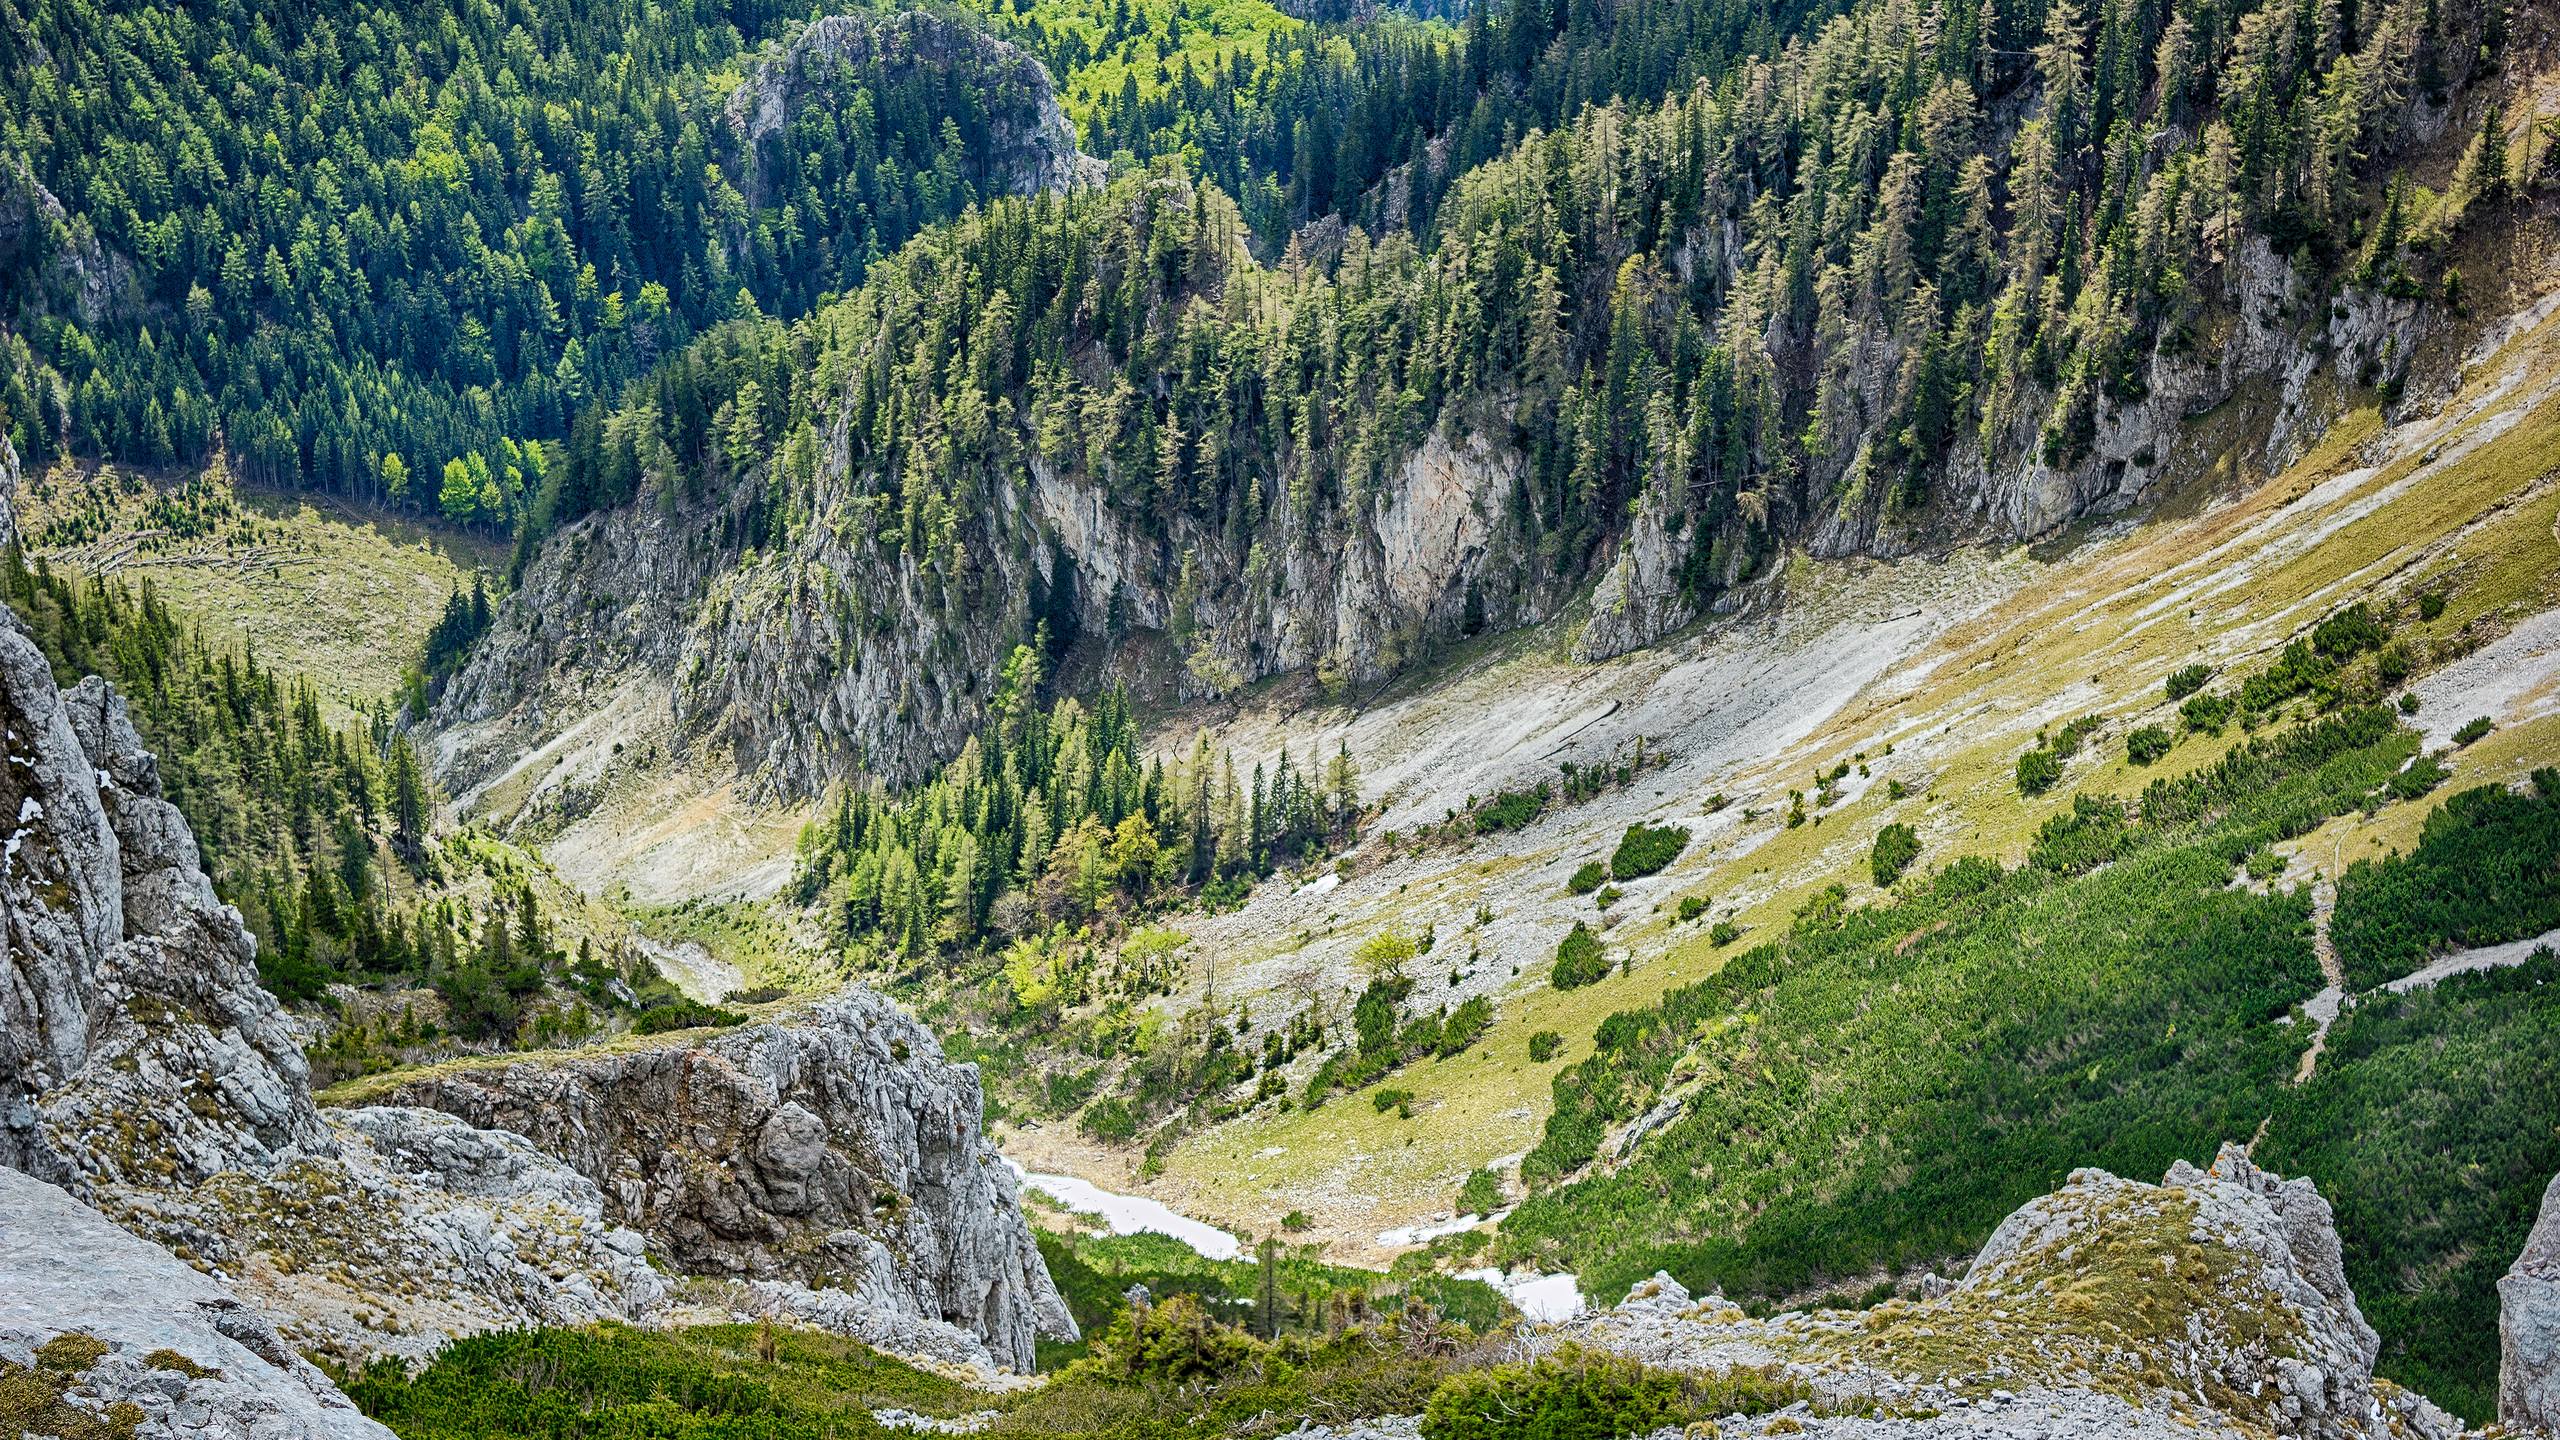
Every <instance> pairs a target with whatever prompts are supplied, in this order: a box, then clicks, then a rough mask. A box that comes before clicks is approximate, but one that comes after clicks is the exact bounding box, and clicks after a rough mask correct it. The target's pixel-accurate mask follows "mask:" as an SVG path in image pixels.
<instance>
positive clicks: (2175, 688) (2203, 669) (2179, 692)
mask: <svg viewBox="0 0 2560 1440" xmlns="http://www.w3.org/2000/svg"><path fill="white" fill-rule="evenodd" d="M2212 678H2213V667H2212V666H2210V665H2202V664H2198V665H2189V666H2185V667H2184V668H2182V669H2179V670H2177V671H2175V672H2174V673H2172V674H2171V675H2170V676H2169V682H2168V690H2169V698H2170V699H2172V700H2184V699H2186V698H2187V697H2188V696H2190V695H2193V694H2194V693H2196V692H2197V691H2199V690H2201V689H2203V688H2204V682H2206V681H2207V680H2210V679H2212Z"/></svg>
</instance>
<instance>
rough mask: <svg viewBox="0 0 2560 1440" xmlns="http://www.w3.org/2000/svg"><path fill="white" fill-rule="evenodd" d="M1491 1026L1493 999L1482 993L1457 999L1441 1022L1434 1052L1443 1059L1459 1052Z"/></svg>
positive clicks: (1479, 1037)
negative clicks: (1452, 1008) (1456, 1004)
mask: <svg viewBox="0 0 2560 1440" xmlns="http://www.w3.org/2000/svg"><path fill="white" fill-rule="evenodd" d="M1491 1028H1493V1001H1491V1000H1490V999H1488V998H1486V997H1485V996H1482V995H1472V996H1469V997H1468V998H1466V999H1464V1000H1461V1001H1459V1002H1458V1006H1457V1008H1456V1009H1454V1010H1451V1011H1450V1012H1449V1018H1448V1019H1447V1020H1445V1021H1443V1022H1441V1025H1440V1044H1439V1045H1438V1047H1436V1051H1435V1053H1437V1054H1438V1055H1439V1056H1440V1058H1442V1059H1444V1060H1445V1059H1447V1058H1448V1057H1450V1056H1452V1055H1457V1054H1461V1053H1463V1052H1464V1051H1465V1050H1466V1049H1467V1048H1468V1047H1469V1046H1471V1045H1473V1044H1475V1043H1476V1042H1477V1041H1478V1040H1481V1039H1483V1038H1484V1032H1485V1031H1487V1030H1489V1029H1491Z"/></svg>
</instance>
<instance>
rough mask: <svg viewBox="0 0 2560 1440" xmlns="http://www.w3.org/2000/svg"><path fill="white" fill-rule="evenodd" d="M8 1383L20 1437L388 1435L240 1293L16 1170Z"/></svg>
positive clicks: (5, 1239)
mask: <svg viewBox="0 0 2560 1440" xmlns="http://www.w3.org/2000/svg"><path fill="white" fill-rule="evenodd" d="M0 1384H5V1385H7V1386H8V1387H9V1398H8V1400H7V1401H6V1402H5V1408H0V1415H5V1418H6V1420H7V1421H8V1423H9V1425H10V1428H11V1430H12V1431H13V1433H14V1432H16V1431H18V1430H20V1429H21V1428H23V1430H24V1432H25V1433H27V1434H30V1435H84V1434H94V1435H110V1434H123V1435H128V1436H132V1437H134V1440H164V1437H165V1440H174V1437H178V1436H226V1437H227V1436H240V1437H247V1436H257V1437H261V1440H323V1437H336V1440H391V1432H390V1431H388V1430H386V1429H384V1428H382V1427H381V1426H380V1425H377V1424H375V1423H373V1422H372V1421H370V1420H367V1419H366V1418H364V1416H362V1415H361V1414H358V1413H357V1411H356V1408H355V1406H354V1405H353V1404H351V1403H349V1401H348V1400H347V1397H346V1396H345V1395H343V1394H341V1393H339V1390H338V1387H337V1386H335V1385H333V1384H331V1383H330V1382H329V1379H328V1377H327V1376H325V1375H323V1374H321V1373H320V1372H319V1371H318V1370H317V1369H314V1368H313V1367H312V1365H311V1363H310V1362H309V1361H307V1360H304V1359H303V1358H302V1357H301V1356H299V1355H297V1354H295V1353H294V1352H293V1348H292V1347H291V1346H290V1345H288V1344H286V1343H285V1341H284V1339H283V1337H281V1336H280V1335H278V1334H277V1333H276V1330H275V1327H274V1326H272V1325H270V1324H268V1323H267V1322H266V1320H265V1319H263V1318H262V1317H260V1316H259V1314H258V1313H257V1312H256V1311H255V1310H253V1309H251V1308H250V1307H249V1306H247V1305H244V1304H242V1303H241V1301H240V1299H239V1297H237V1296H236V1295H233V1294H232V1293H231V1292H229V1291H228V1290H225V1289H224V1288H223V1287H222V1286H220V1285H217V1284H215V1283H214V1282H213V1281H211V1280H209V1279H206V1278H205V1277H204V1276H202V1275H199V1274H197V1273H196V1272H195V1271H193V1270H190V1269H188V1268H187V1267H186V1266H185V1265H183V1264H181V1263H179V1261H178V1260H177V1258H176V1257H174V1256H172V1255H170V1254H169V1253H168V1252H167V1251H165V1250H162V1249H160V1248H159V1247H157V1246H154V1245H150V1244H147V1243H145V1242H144V1241H142V1240H139V1239H137V1238H135V1237H134V1236H132V1235H129V1234H127V1233H126V1232H124V1231H123V1230H120V1229H118V1228H116V1226H115V1224H114V1223H113V1222H111V1221H109V1220H108V1219H107V1218H106V1217H105V1216H104V1215H101V1214H99V1213H98V1212H97V1211H95V1210H92V1209H90V1208H89V1207H88V1206H86V1205H83V1204H81V1203H80V1202H79V1201H77V1200H74V1199H72V1198H71V1196H70V1195H68V1194H66V1193H65V1192H63V1191H62V1190H59V1189H57V1188H55V1187H54V1186H51V1185H47V1184H45V1183H44V1182H43V1181H40V1180H37V1179H35V1178H33V1177H32V1176H28V1175H22V1174H19V1173H18V1172H16V1171H14V1170H9V1169H6V1168H0ZM84 1424H85V1425H86V1426H88V1427H91V1428H86V1429H84V1428H79V1427H81V1426H83V1425H84Z"/></svg>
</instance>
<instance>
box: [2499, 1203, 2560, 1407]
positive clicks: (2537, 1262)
mask: <svg viewBox="0 0 2560 1440" xmlns="http://www.w3.org/2000/svg"><path fill="white" fill-rule="evenodd" d="M2498 1419H2499V1420H2500V1421H2501V1422H2503V1423H2504V1424H2506V1425H2508V1426H2510V1427H2512V1428H2515V1429H2518V1430H2536V1431H2540V1432H2542V1433H2544V1434H2560V1176H2554V1177H2553V1178H2552V1181H2551V1185H2550V1188H2548V1189H2546V1190H2544V1191H2543V1192H2542V1209H2541V1212H2540V1213H2539V1214H2538V1215H2537V1216H2536V1217H2535V1220H2534V1224H2533V1231H2532V1233H2531V1234H2530V1235H2528V1236H2526V1237H2525V1242H2524V1251H2523V1253H2522V1254H2519V1255H2518V1256H2516V1263H2515V1266H2514V1268H2513V1269H2510V1270H2509V1271H2508V1272H2507V1274H2506V1277H2505V1278H2504V1279H2502V1280H2500V1281H2499V1282H2498Z"/></svg>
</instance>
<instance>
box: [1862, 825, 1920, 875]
mask: <svg viewBox="0 0 2560 1440" xmlns="http://www.w3.org/2000/svg"><path fill="white" fill-rule="evenodd" d="M1919 858H1920V832H1919V831H1917V830H1914V829H1912V828H1911V827H1910V826H1908V825H1902V824H1893V825H1887V826H1886V827H1884V828H1883V829H1881V830H1879V831H1877V832H1876V844H1875V849H1874V850H1872V851H1870V852H1869V853H1868V855H1867V868H1868V870H1869V872H1870V873H1871V874H1873V875H1874V876H1875V882H1876V888H1878V889H1880V890H1890V889H1892V888H1893V882H1894V881H1896V880H1899V879H1901V878H1902V872H1903V871H1905V870H1908V869H1910V868H1911V862H1912V861H1914V860H1917V859H1919Z"/></svg>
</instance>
